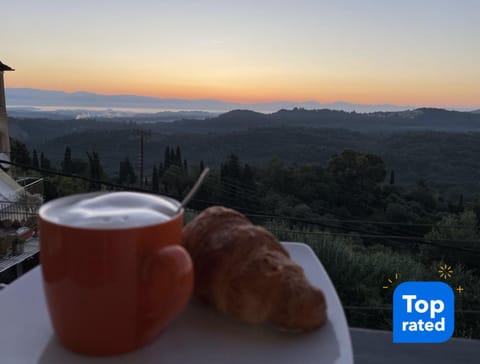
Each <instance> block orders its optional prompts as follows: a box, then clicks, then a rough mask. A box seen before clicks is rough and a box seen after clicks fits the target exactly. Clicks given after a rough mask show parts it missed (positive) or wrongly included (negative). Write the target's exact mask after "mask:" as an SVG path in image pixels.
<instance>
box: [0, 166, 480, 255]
mask: <svg viewBox="0 0 480 364" xmlns="http://www.w3.org/2000/svg"><path fill="white" fill-rule="evenodd" d="M0 163H5V164H10V165H14V166H17V167H20V168H24V169H30V170H35V171H38V172H42V173H47V174H53V175H59V176H63V177H69V178H76V179H81V180H84V181H87V182H93V183H98V184H102V185H104V186H108V187H113V188H118V189H128V190H132V191H138V192H148V193H151V191H150V190H146V189H143V188H137V187H131V186H125V185H121V184H117V183H111V182H106V181H102V180H96V179H92V178H89V177H84V176H77V175H73V174H68V173H63V172H58V171H53V170H47V169H44V168H37V167H32V166H27V165H24V164H20V163H16V162H11V161H3V160H0ZM164 195H166V196H168V197H173V198H178V197H179V196H174V195H171V194H166V193H165V194H164ZM192 201H198V202H206V203H209V204H210V205H212V204H216V205H218V204H221V203H220V202H215V201H208V200H202V199H192ZM232 207H234V208H238V209H239V210H241V209H242V208H241V207H238V206H237V207H235V206H232ZM245 215H246V216H249V215H250V214H249V213H246V214H245ZM252 215H253V214H252ZM255 215H257V216H262V217H272V218H277V219H285V218H287V219H288V217H285V216H280V215H261V214H255ZM316 225H319V226H322V227H325V228H333V229H339V230H347V231H353V232H356V233H357V234H356V235H354V236H358V237H362V238H371V239H375V238H377V239H389V240H400V241H402V240H403V241H414V242H416V243H418V244H423V245H432V246H436V247H442V248H447V249H452V250H458V251H464V252H470V253H475V254H480V250H476V249H470V248H465V247H456V246H450V245H445V244H444V243H452V244H457V243H468V244H472V243H473V244H479V243H480V241H476V240H448V239H427V238H423V237H416V236H399V235H382V234H368V233H366V232H365V230H362V229H355V230H353V229H350V228H347V227H342V226H332V225H329V224H323V223H316ZM271 230H273V231H278V232H283V233H296V234H304V235H334V236H349V237H351V236H352V234H347V233H334V232H321V231H317V232H306V231H300V230H291V229H290V230H285V229H271Z"/></svg>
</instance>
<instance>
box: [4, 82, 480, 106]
mask: <svg viewBox="0 0 480 364" xmlns="http://www.w3.org/2000/svg"><path fill="white" fill-rule="evenodd" d="M7 90H34V91H46V92H61V93H64V94H67V95H75V94H81V93H86V94H91V95H99V96H126V97H144V98H148V99H152V100H183V101H215V102H222V103H231V104H240V105H265V104H277V103H292V104H294V103H298V104H308V103H317V104H320V105H336V104H348V105H351V106H364V107H369V106H384V107H398V108H403V109H404V110H405V111H407V110H414V109H421V108H440V109H452V110H463V111H466V110H468V109H470V111H476V110H479V109H480V105H451V104H448V105H446V104H429V105H426V104H410V105H405V104H396V103H356V102H352V101H344V100H336V101H319V100H315V99H307V100H292V99H274V100H268V101H265V100H259V101H238V100H228V99H222V98H188V97H177V96H150V95H142V94H133V93H103V92H93V91H88V90H75V91H66V90H59V89H44V88H35V87H5V91H7ZM86 107H88V106H86Z"/></svg>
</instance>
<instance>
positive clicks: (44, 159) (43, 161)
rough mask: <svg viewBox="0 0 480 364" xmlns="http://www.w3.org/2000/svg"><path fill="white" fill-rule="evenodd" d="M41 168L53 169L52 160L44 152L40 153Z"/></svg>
mask: <svg viewBox="0 0 480 364" xmlns="http://www.w3.org/2000/svg"><path fill="white" fill-rule="evenodd" d="M40 168H42V169H52V165H51V163H50V160H49V159H48V158H47V157H45V155H44V154H43V152H41V153H40Z"/></svg>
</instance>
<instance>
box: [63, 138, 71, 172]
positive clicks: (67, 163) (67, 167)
mask: <svg viewBox="0 0 480 364" xmlns="http://www.w3.org/2000/svg"><path fill="white" fill-rule="evenodd" d="M62 172H64V173H72V172H73V166H72V150H71V149H70V147H69V146H68V145H67V146H66V147H65V153H64V154H63V162H62Z"/></svg>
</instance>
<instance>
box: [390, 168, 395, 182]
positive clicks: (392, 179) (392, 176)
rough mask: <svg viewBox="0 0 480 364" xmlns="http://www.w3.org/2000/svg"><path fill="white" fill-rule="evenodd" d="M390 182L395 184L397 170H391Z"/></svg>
mask: <svg viewBox="0 0 480 364" xmlns="http://www.w3.org/2000/svg"><path fill="white" fill-rule="evenodd" d="M390 184H391V185H394V184H395V171H394V170H393V169H392V170H391V172H390Z"/></svg>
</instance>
